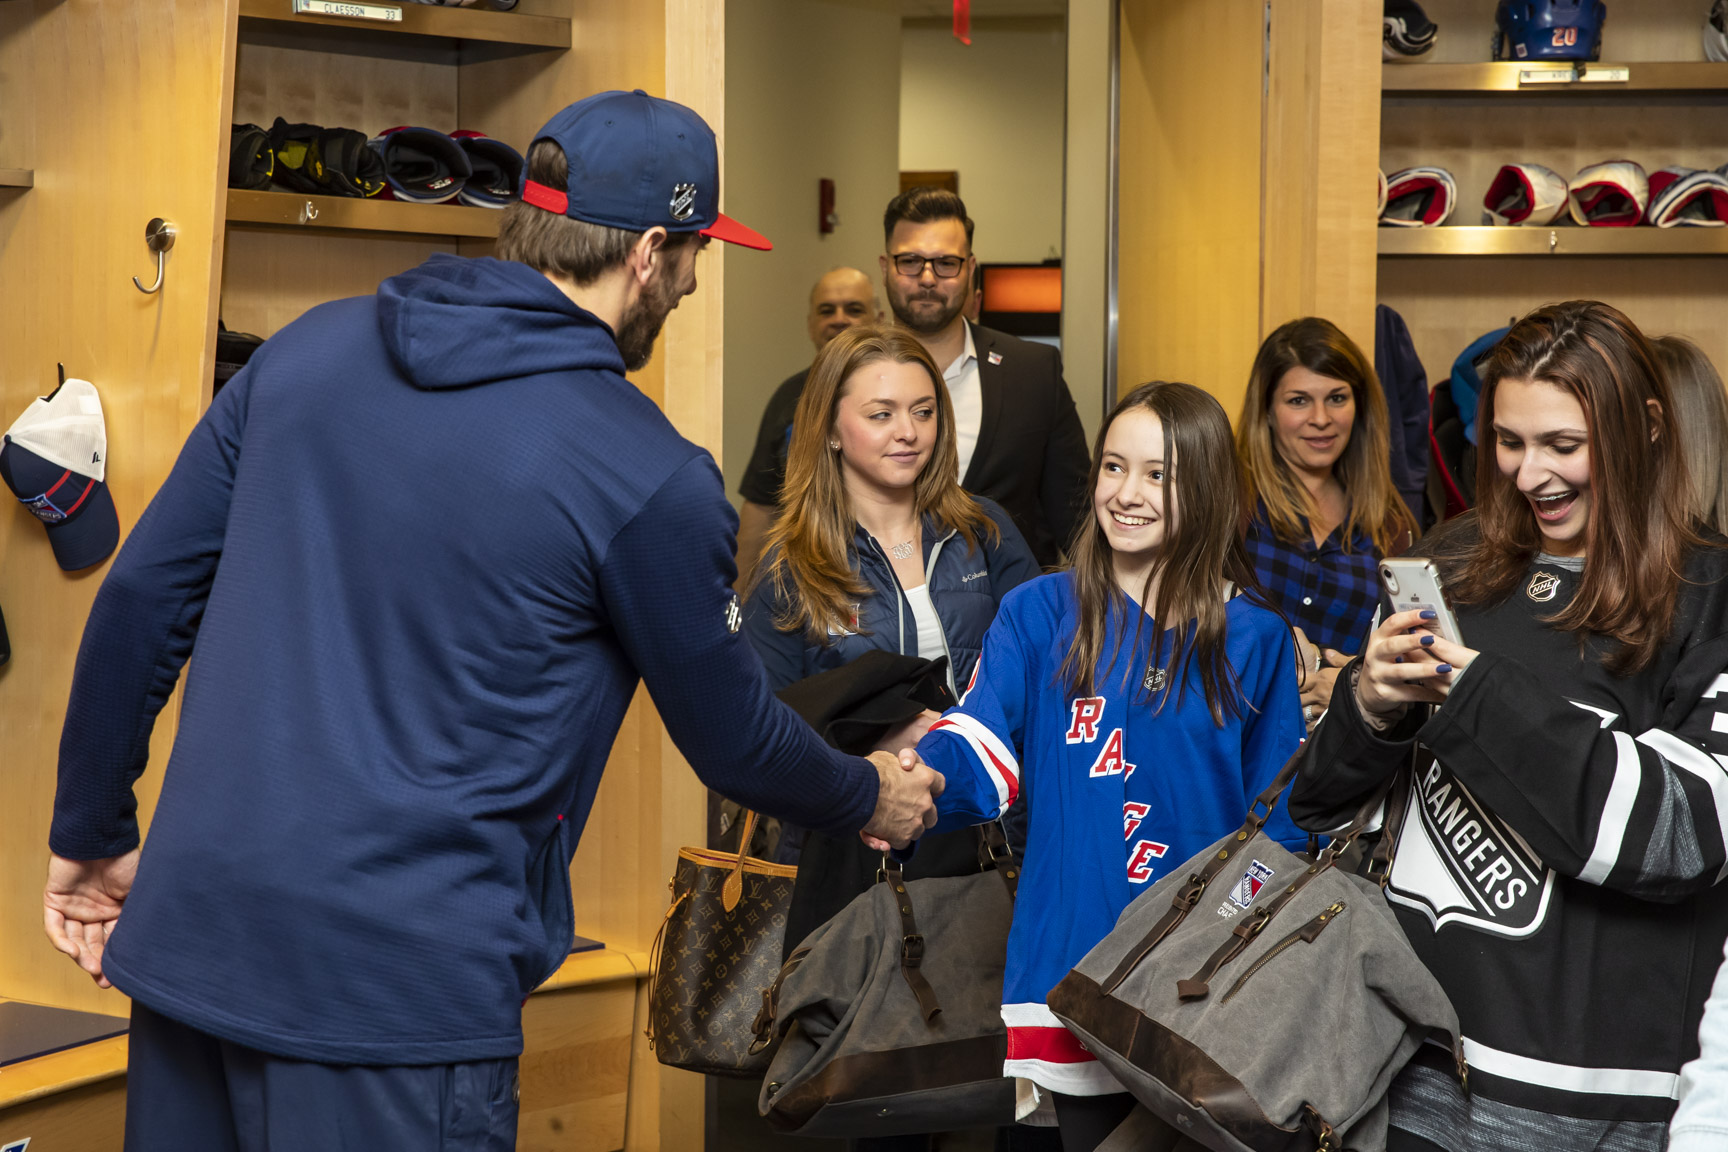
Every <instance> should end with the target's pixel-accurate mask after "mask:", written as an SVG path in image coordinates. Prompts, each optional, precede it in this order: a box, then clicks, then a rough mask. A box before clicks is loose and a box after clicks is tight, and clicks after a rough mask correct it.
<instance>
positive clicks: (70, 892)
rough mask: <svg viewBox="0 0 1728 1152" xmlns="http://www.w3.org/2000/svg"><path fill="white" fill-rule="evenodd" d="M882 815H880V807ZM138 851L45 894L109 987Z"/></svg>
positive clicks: (62, 928) (73, 949)
mask: <svg viewBox="0 0 1728 1152" xmlns="http://www.w3.org/2000/svg"><path fill="white" fill-rule="evenodd" d="M877 811H881V807H880V805H878V807H877ZM137 872H138V849H136V848H134V849H132V851H130V852H128V853H126V854H125V855H124V856H110V857H108V858H107V859H106V860H67V859H65V858H64V857H61V856H55V855H52V854H50V855H49V857H48V884H47V886H46V887H45V888H43V890H42V927H43V929H44V930H46V931H47V933H48V939H50V940H52V941H53V942H54V947H55V948H57V949H59V950H60V951H62V952H64V953H66V955H68V956H70V957H72V959H73V960H75V961H76V962H77V964H78V967H80V968H82V969H84V971H86V972H88V973H90V978H91V979H92V980H94V981H96V983H97V984H99V985H101V986H102V987H104V988H109V987H112V985H111V984H109V983H108V977H106V976H104V975H103V974H102V952H103V950H104V949H106V948H107V947H108V937H109V936H110V935H111V934H113V931H114V925H115V924H116V923H117V922H118V921H119V919H120V906H121V905H122V904H124V903H125V902H126V894H127V893H129V892H130V891H132V877H133V876H135V875H136V874H137Z"/></svg>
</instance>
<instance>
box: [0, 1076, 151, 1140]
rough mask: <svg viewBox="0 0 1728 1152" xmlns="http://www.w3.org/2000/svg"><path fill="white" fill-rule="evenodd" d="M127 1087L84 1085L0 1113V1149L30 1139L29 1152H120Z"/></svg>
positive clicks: (119, 1080) (119, 1082)
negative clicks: (16, 1141) (2, 1146)
mask: <svg viewBox="0 0 1728 1152" xmlns="http://www.w3.org/2000/svg"><path fill="white" fill-rule="evenodd" d="M125 1126H126V1081H125V1079H124V1078H123V1077H122V1078H117V1079H112V1080H103V1081H100V1082H99V1083H96V1084H86V1085H85V1086H83V1087H82V1088H74V1089H72V1090H71V1091H70V1092H60V1093H56V1094H54V1095H52V1096H43V1097H40V1098H39V1099H36V1100H31V1101H29V1102H27V1103H24V1104H19V1105H17V1106H15V1107H12V1108H5V1109H0V1145H6V1144H10V1143H11V1142H12V1141H14V1140H22V1139H24V1138H25V1137H26V1136H28V1137H29V1138H30V1152H120V1150H121V1144H122V1136H123V1134H124V1132H125Z"/></svg>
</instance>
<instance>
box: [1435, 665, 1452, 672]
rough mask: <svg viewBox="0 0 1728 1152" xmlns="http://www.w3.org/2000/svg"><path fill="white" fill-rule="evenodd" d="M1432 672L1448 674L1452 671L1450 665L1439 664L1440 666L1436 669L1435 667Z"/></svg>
mask: <svg viewBox="0 0 1728 1152" xmlns="http://www.w3.org/2000/svg"><path fill="white" fill-rule="evenodd" d="M1434 671H1436V672H1450V671H1452V665H1450V664H1441V665H1438V666H1437V667H1435V669H1434Z"/></svg>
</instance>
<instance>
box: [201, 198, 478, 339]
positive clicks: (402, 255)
mask: <svg viewBox="0 0 1728 1152" xmlns="http://www.w3.org/2000/svg"><path fill="white" fill-rule="evenodd" d="M455 250H456V245H455V242H454V241H450V240H437V239H433V238H431V237H424V236H385V235H378V236H352V235H347V234H343V233H338V232H313V231H290V230H285V229H280V228H246V227H241V226H239V225H230V226H229V228H228V244H227V250H226V252H225V253H224V256H223V270H224V275H223V278H222V313H221V315H222V321H223V323H225V324H227V325H228V327H229V328H230V329H232V330H234V331H236V332H251V333H252V334H254V335H256V336H264V337H269V336H274V335H275V334H276V333H277V332H278V331H280V330H281V329H282V327H283V326H284V325H286V324H288V323H290V322H292V321H294V320H297V319H299V318H300V316H301V314H302V313H304V312H305V311H306V310H307V309H308V308H311V307H313V306H314V305H317V304H322V303H324V302H325V301H327V300H339V299H342V298H343V297H345V296H370V295H371V294H372V293H373V292H375V291H376V290H377V288H378V285H379V284H380V283H381V282H383V281H384V280H386V279H388V278H389V277H391V276H394V275H396V274H397V273H398V272H401V271H404V270H405V269H408V268H412V267H414V266H415V265H416V264H419V263H422V262H423V261H425V260H426V259H427V257H429V256H431V255H432V254H433V253H434V252H454V251H455Z"/></svg>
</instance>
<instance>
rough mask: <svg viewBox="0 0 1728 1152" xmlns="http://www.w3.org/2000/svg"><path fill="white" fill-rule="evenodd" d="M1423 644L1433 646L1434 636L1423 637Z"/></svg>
mask: <svg viewBox="0 0 1728 1152" xmlns="http://www.w3.org/2000/svg"><path fill="white" fill-rule="evenodd" d="M1422 643H1424V644H1432V643H1434V637H1432V636H1424V637H1422Z"/></svg>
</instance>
